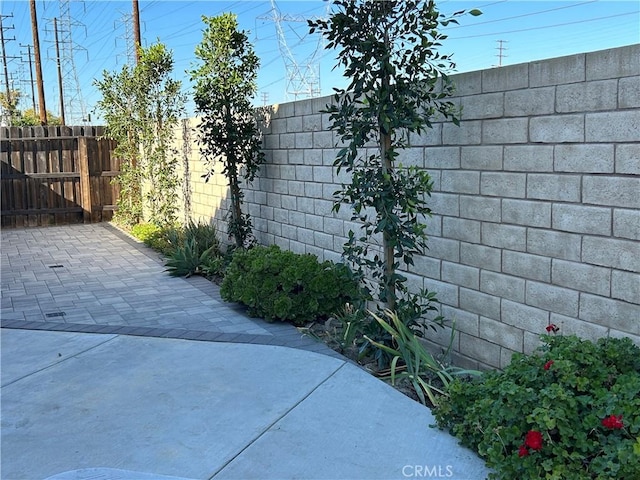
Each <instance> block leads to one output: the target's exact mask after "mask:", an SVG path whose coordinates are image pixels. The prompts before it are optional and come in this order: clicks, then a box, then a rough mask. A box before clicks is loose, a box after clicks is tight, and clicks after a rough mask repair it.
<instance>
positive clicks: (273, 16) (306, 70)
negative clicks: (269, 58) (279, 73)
mask: <svg viewBox="0 0 640 480" xmlns="http://www.w3.org/2000/svg"><path fill="white" fill-rule="evenodd" d="M317 18H318V17H305V16H304V15H291V14H285V15H283V14H282V13H280V10H279V9H278V6H277V5H276V2H275V0H271V12H270V13H269V14H267V15H261V16H259V17H258V20H269V21H272V22H274V24H275V26H276V34H277V36H278V46H279V49H280V54H281V55H282V59H283V60H284V65H285V69H286V75H287V76H286V79H287V83H286V87H285V95H286V98H287V100H297V99H298V98H312V97H318V96H320V64H319V58H318V57H319V52H320V51H321V50H322V47H323V43H322V36H319V38H318V43H317V45H316V48H315V50H314V51H313V53H312V54H311V55H309V56H308V57H307V58H306V59H305V60H304V61H303V62H299V61H297V60H296V57H295V56H294V55H293V52H292V51H291V48H290V47H289V44H288V43H287V37H286V35H285V32H284V29H283V23H287V22H304V23H305V24H306V23H307V20H314V19H317ZM305 36H306V35H305ZM303 38H304V37H303ZM303 38H301V39H300V42H298V43H301V41H302V39H303Z"/></svg>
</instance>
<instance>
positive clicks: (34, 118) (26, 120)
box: [13, 108, 62, 127]
mask: <svg viewBox="0 0 640 480" xmlns="http://www.w3.org/2000/svg"><path fill="white" fill-rule="evenodd" d="M13 124H14V125H16V126H19V127H28V126H37V125H40V116H39V115H38V114H37V113H36V112H35V111H34V110H33V108H28V109H27V110H25V111H24V112H20V114H19V115H18V116H17V117H16V118H15V119H14V121H13ZM47 125H62V119H61V118H60V117H56V116H55V115H54V114H53V113H51V112H50V111H49V110H47Z"/></svg>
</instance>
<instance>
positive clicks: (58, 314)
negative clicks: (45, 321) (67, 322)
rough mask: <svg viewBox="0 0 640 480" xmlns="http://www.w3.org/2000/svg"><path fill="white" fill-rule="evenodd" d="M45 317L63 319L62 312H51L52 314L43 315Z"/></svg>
mask: <svg viewBox="0 0 640 480" xmlns="http://www.w3.org/2000/svg"><path fill="white" fill-rule="evenodd" d="M44 316H45V317H49V318H51V317H64V312H53V313H45V314H44Z"/></svg>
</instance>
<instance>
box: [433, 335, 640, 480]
mask: <svg viewBox="0 0 640 480" xmlns="http://www.w3.org/2000/svg"><path fill="white" fill-rule="evenodd" d="M551 327H553V326H550V328H549V329H548V331H554V332H555V329H554V328H551ZM542 338H543V341H544V342H545V343H544V345H543V346H542V347H540V348H539V349H538V350H537V351H536V352H535V353H534V354H533V355H529V356H525V355H521V354H515V355H514V356H513V359H512V361H511V364H510V365H509V366H508V367H507V368H506V369H505V370H504V371H503V372H497V371H493V372H488V373H485V374H483V376H482V377H481V379H480V380H479V381H472V382H464V381H460V380H455V381H454V382H453V383H452V384H451V386H450V388H449V398H443V399H442V401H441V404H440V406H439V408H437V409H436V411H435V416H436V420H437V423H438V425H439V426H440V427H441V428H446V429H449V430H450V431H451V432H452V433H453V434H454V435H456V436H457V437H458V438H460V439H461V441H462V443H463V444H464V445H466V446H468V447H471V448H473V449H476V451H477V452H478V453H479V455H480V456H482V457H483V458H485V459H486V462H487V465H488V466H489V467H491V468H493V469H495V471H496V473H493V474H492V476H491V478H494V479H515V478H523V479H524V478H526V479H537V478H545V479H563V480H584V479H602V480H604V479H612V478H616V479H623V480H634V479H635V480H637V479H640V349H639V348H638V347H636V346H635V345H634V344H633V343H632V342H631V340H630V339H628V338H623V339H616V338H606V339H601V340H599V341H598V342H597V343H596V344H594V343H592V342H589V341H586V340H580V339H579V338H577V337H575V336H568V337H562V336H559V337H552V336H543V337H542Z"/></svg>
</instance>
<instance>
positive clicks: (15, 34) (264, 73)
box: [0, 0, 640, 123]
mask: <svg viewBox="0 0 640 480" xmlns="http://www.w3.org/2000/svg"><path fill="white" fill-rule="evenodd" d="M276 3H277V6H278V8H279V10H280V12H281V14H283V15H287V14H288V15H290V16H296V18H302V17H313V16H324V15H326V8H327V2H324V1H322V0H297V1H291V0H277V2H276ZM64 4H65V2H64V1H58V0H37V1H36V6H37V10H38V18H39V30H40V43H41V49H42V52H43V54H42V62H43V65H42V67H43V76H44V83H45V94H46V99H47V109H48V110H50V111H52V112H53V113H54V114H59V110H60V109H59V94H58V83H57V66H56V62H55V48H54V42H53V40H54V34H53V18H54V17H58V18H60V17H61V15H62V13H61V5H64ZM67 5H68V8H69V10H68V12H69V14H70V25H71V35H70V36H69V34H68V33H67V32H66V31H63V32H62V33H61V35H62V34H66V35H67V36H66V37H65V40H67V42H66V43H65V44H64V45H70V44H71V43H70V42H69V41H68V40H71V42H73V45H74V47H75V48H74V51H75V54H74V56H73V59H74V62H73V63H74V66H75V77H73V76H72V72H73V71H72V69H71V63H70V62H66V63H65V64H63V66H62V67H63V71H64V72H65V78H68V79H69V83H67V84H66V85H70V86H71V87H70V88H68V91H69V92H71V95H73V100H74V106H73V109H72V112H71V114H69V113H67V117H69V116H71V117H72V120H73V117H76V119H77V120H79V118H77V117H80V116H81V108H80V105H81V104H83V105H85V107H84V110H85V111H86V112H88V113H91V114H92V117H93V119H94V121H95V120H97V119H99V118H98V113H97V112H95V111H94V107H95V104H96V101H98V100H99V98H100V97H99V93H98V92H96V89H95V87H93V86H92V83H93V80H94V79H95V78H100V77H101V76H102V71H103V70H109V71H113V70H120V69H121V68H122V66H123V64H124V63H126V61H127V46H126V45H127V44H126V40H125V39H126V35H127V32H126V29H125V21H124V20H125V18H126V15H127V14H130V13H131V1H129V0H126V1H125V0H122V1H116V0H111V1H103V0H85V1H79V0H71V1H69V2H68V3H67ZM437 5H438V7H439V9H440V11H441V12H442V13H445V14H446V13H452V12H454V11H458V10H463V9H467V10H469V9H472V8H479V9H480V10H482V12H483V15H481V16H479V17H472V16H465V17H463V18H461V19H460V24H459V26H456V25H451V26H450V27H448V28H446V29H445V33H446V34H447V35H448V36H449V38H448V39H447V40H446V41H445V42H444V45H443V47H441V49H440V51H441V52H442V53H452V52H453V53H454V60H455V61H456V63H457V71H458V72H468V71H474V70H481V69H485V68H491V67H493V66H496V65H498V64H499V62H500V59H499V57H498V53H499V50H498V47H499V41H500V40H502V41H503V43H502V46H503V47H504V50H503V57H502V65H513V64H517V63H522V62H528V61H532V60H539V59H544V58H552V57H557V56H562V55H570V54H574V53H582V52H589V51H595V50H602V49H607V48H613V47H618V46H622V45H630V44H633V43H640V2H639V1H637V0H624V1H619V0H581V1H561V2H557V1H546V0H538V1H520V0H474V1H457V0H441V1H439V2H437ZM139 6H140V19H141V23H142V28H141V30H142V37H143V43H144V44H145V45H149V44H151V43H154V42H155V41H157V40H160V41H161V42H163V43H165V44H166V45H167V47H168V48H169V49H170V50H172V51H173V54H174V59H175V69H174V77H175V78H176V79H180V80H182V81H183V86H184V89H185V91H187V92H188V93H190V91H191V90H190V85H189V81H188V75H186V74H185V73H184V72H185V70H188V69H190V68H191V67H192V66H193V65H194V62H195V58H194V54H193V51H194V48H195V46H196V45H197V44H198V43H199V42H200V40H201V36H202V25H203V24H202V21H201V16H202V15H207V16H214V15H218V14H220V13H223V12H233V13H235V14H237V15H238V20H239V23H240V27H241V28H242V29H244V30H247V31H249V38H250V39H251V40H252V42H253V44H254V47H255V51H256V54H257V55H258V56H259V57H260V59H261V69H260V71H259V76H258V95H257V97H256V99H255V103H256V104H262V103H263V101H264V100H266V101H267V102H268V103H269V104H273V103H282V102H284V101H287V100H290V99H293V96H292V95H287V94H286V91H285V90H286V86H287V82H286V69H285V63H284V61H283V58H282V55H281V52H280V48H279V47H280V45H279V42H278V36H277V34H276V27H275V23H274V22H273V21H272V20H271V19H270V18H271V3H270V2H269V1H253V0H240V1H219V0H215V1H211V0H199V1H187V0H184V1H173V0H155V1H145V0H140V2H139ZM0 8H1V10H0V13H1V14H2V15H3V16H5V17H4V18H3V26H4V28H5V32H4V33H5V39H6V54H7V57H8V59H9V60H8V71H9V73H10V75H11V80H10V82H13V87H14V88H15V87H18V86H20V89H21V90H22V91H23V94H24V97H23V100H22V102H21V104H20V107H21V108H22V109H26V108H30V106H31V104H32V100H31V87H30V83H29V66H28V63H26V59H27V56H26V52H27V48H26V47H23V46H21V44H22V45H26V44H32V43H33V39H32V36H31V20H30V15H29V2H28V1H27V0H19V1H8V0H1V1H0ZM7 16H8V17H7ZM64 25H65V24H64V23H63V24H62V26H63V27H64ZM281 25H282V28H283V32H284V36H285V41H286V44H287V45H288V47H289V49H290V51H291V52H292V54H293V56H294V58H295V60H296V62H297V63H299V64H301V65H304V64H305V63H307V62H308V59H309V58H310V57H311V56H312V55H313V54H314V52H317V56H316V58H317V59H318V60H316V61H314V62H313V63H318V64H319V68H320V88H321V92H322V94H323V95H329V94H330V93H331V92H332V88H333V87H339V86H344V83H345V81H344V79H343V78H342V77H341V75H340V73H339V72H337V71H332V68H333V66H334V65H335V60H334V59H335V53H336V52H335V51H330V50H324V49H321V45H320V47H319V45H318V42H319V38H318V36H317V34H316V35H309V34H308V28H307V26H306V24H305V23H302V22H285V21H283V22H281ZM21 60H22V61H21ZM0 87H1V88H2V90H3V91H4V88H5V81H4V75H0ZM78 92H79V94H78ZM188 109H189V110H190V112H189V113H193V103H192V102H190V104H189V105H188ZM67 123H70V122H69V119H68V121H67ZM74 123H78V122H74Z"/></svg>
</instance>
